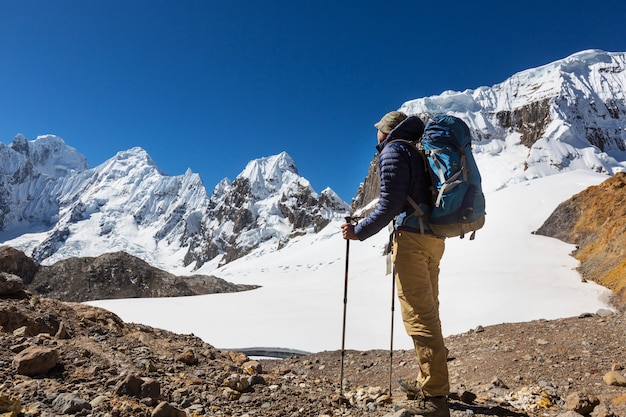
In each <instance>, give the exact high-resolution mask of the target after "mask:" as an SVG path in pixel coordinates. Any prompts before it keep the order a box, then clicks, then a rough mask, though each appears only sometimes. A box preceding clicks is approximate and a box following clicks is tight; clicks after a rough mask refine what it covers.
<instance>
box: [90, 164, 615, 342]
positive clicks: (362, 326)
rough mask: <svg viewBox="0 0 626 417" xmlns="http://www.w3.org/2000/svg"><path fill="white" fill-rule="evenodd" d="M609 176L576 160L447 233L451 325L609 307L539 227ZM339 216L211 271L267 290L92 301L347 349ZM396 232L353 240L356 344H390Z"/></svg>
mask: <svg viewBox="0 0 626 417" xmlns="http://www.w3.org/2000/svg"><path fill="white" fill-rule="evenodd" d="M604 179H606V176H604V175H601V174H597V173H592V172H589V171H572V172H565V173H562V174H557V175H552V176H549V177H545V178H540V179H535V180H532V181H527V182H524V183H521V184H518V185H514V186H511V187H508V188H506V189H503V190H500V191H495V192H491V193H489V194H488V196H487V202H488V217H487V223H486V225H485V227H484V228H483V229H482V230H480V231H479V232H478V233H477V237H476V240H474V241H468V240H467V239H464V240H461V239H448V240H447V249H446V253H445V255H444V259H443V261H442V270H441V290H440V293H441V316H442V324H443V330H444V333H445V334H446V335H450V334H457V333H462V332H465V331H467V330H470V329H473V328H475V327H476V326H478V325H489V324H496V323H503V322H519V321H527V320H534V319H541V318H544V319H551V318H558V317H567V316H573V315H578V314H580V313H583V312H595V311H596V310H598V309H600V308H608V306H607V304H606V300H607V298H608V294H609V292H608V290H606V289H604V288H603V287H600V286H598V285H596V284H593V283H590V282H588V283H583V282H581V279H580V276H579V275H578V273H577V272H576V271H575V270H574V268H575V267H576V265H577V261H576V260H575V259H574V258H572V257H571V256H569V253H570V252H571V251H572V249H573V246H572V245H568V244H565V243H562V242H560V241H558V240H555V239H551V238H547V237H543V236H536V235H533V234H532V231H534V230H536V229H537V228H538V227H539V226H541V224H542V222H543V221H544V219H546V218H547V217H548V215H549V214H550V213H551V212H552V210H553V209H554V208H556V206H557V205H558V204H559V203H560V202H561V201H563V200H565V199H567V198H569V197H570V196H571V195H573V194H575V193H577V192H578V191H580V190H582V189H584V188H586V187H588V186H590V185H595V184H598V183H600V182H601V181H602V180H604ZM340 224H341V220H340V219H337V220H336V221H334V222H333V223H331V224H330V225H329V226H327V227H326V228H325V229H324V230H323V231H322V232H320V233H318V234H308V235H305V236H302V237H300V238H298V239H296V240H294V241H292V242H291V243H290V244H289V245H288V246H287V247H285V248H283V249H282V250H279V251H273V252H270V253H266V254H264V255H263V256H261V257H259V256H256V255H255V254H251V255H249V256H247V257H245V258H243V259H240V260H237V261H234V262H232V263H230V264H227V265H226V266H224V267H222V268H219V269H217V270H216V271H212V273H214V274H216V275H218V276H220V277H222V278H225V279H227V280H229V281H232V282H236V283H242V284H243V283H246V284H259V285H262V286H263V287H262V288H259V289H257V290H253V291H249V292H242V293H235V294H212V295H205V296H197V297H185V298H168V299H142V300H138V299H133V300H108V301H94V302H91V303H90V304H93V305H98V306H101V307H104V308H107V309H109V310H111V311H113V312H115V313H116V314H118V315H119V316H120V317H121V318H122V319H124V320H126V321H131V322H140V323H145V324H148V325H152V326H156V327H160V328H166V329H169V330H173V331H177V332H181V333H194V334H195V335H197V336H199V337H201V338H202V339H203V340H205V341H207V342H208V343H211V344H213V345H215V346H216V347H219V348H244V347H257V346H264V347H285V348H292V349H298V350H304V351H310V352H315V351H323V350H336V349H340V347H341V329H342V318H343V292H344V272H345V257H346V241H344V240H343V239H342V238H341V235H340V233H339V226H340ZM386 240H387V236H386V231H382V232H380V233H379V234H378V235H376V236H374V237H372V238H371V239H369V240H366V241H364V242H351V244H350V252H349V281H348V282H349V283H348V303H347V331H346V348H348V349H378V348H380V349H388V347H389V341H390V339H389V333H390V323H391V280H390V276H386V275H385V258H384V257H383V256H381V252H382V249H383V247H384V245H385V243H386ZM200 272H203V271H200ZM204 272H209V271H204ZM395 310H396V311H395V324H394V326H395V330H394V333H395V338H394V348H398V349H401V348H402V349H407V348H411V346H412V344H411V340H410V339H409V338H408V336H406V334H405V332H404V329H403V327H402V322H401V319H400V312H399V307H396V309H395Z"/></svg>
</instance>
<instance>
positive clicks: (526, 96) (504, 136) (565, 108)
mask: <svg viewBox="0 0 626 417" xmlns="http://www.w3.org/2000/svg"><path fill="white" fill-rule="evenodd" d="M401 110H403V111H405V112H407V113H409V114H435V113H449V114H454V115H456V116H459V117H461V118H462V119H463V120H464V121H466V122H467V123H468V125H469V126H470V128H471V130H472V133H473V135H474V138H475V139H476V140H477V141H476V143H475V144H474V152H475V153H476V154H477V158H478V159H480V158H481V157H485V156H487V157H488V156H490V155H495V154H497V155H502V156H503V158H502V159H503V161H502V162H503V163H502V166H503V168H502V169H507V170H508V171H511V172H510V175H497V174H496V173H494V174H493V175H483V178H484V180H485V181H486V183H487V184H486V188H487V190H489V189H498V188H501V187H503V186H505V185H507V184H511V183H515V182H519V181H523V180H527V179H532V178H539V177H543V176H546V175H550V174H554V173H557V172H560V171H564V170H573V169H590V170H593V171H597V172H602V173H607V174H612V173H614V172H616V171H622V170H624V169H625V163H624V160H625V159H626V122H625V120H626V53H622V52H620V53H611V52H604V51H599V50H587V51H582V52H579V53H576V54H573V55H571V56H569V57H567V58H564V59H562V60H559V61H555V62H552V63H550V64H547V65H544V66H541V67H538V68H533V69H529V70H526V71H522V72H519V73H517V74H515V75H513V76H512V77H510V78H509V79H507V80H505V81H504V82H502V83H500V84H496V85H494V86H492V87H480V88H478V89H475V90H465V91H463V92H453V91H446V92H444V93H443V94H441V95H439V96H434V97H425V98H421V99H417V100H412V101H408V102H406V103H404V104H403V105H402V107H401ZM479 163H480V162H479ZM488 174H491V173H488Z"/></svg>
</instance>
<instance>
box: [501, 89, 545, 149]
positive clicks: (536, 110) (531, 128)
mask: <svg viewBox="0 0 626 417" xmlns="http://www.w3.org/2000/svg"><path fill="white" fill-rule="evenodd" d="M549 104H550V101H549V100H548V99H545V100H541V101H535V102H531V103H528V104H526V105H524V106H522V107H519V108H517V109H514V110H504V111H501V112H498V113H496V119H497V120H498V121H499V122H500V126H501V127H502V128H504V129H507V130H512V131H516V132H519V133H520V134H521V138H520V142H521V143H522V145H525V146H528V147H529V148H530V147H531V146H533V145H534V144H535V142H537V140H539V139H540V138H541V137H542V136H543V134H544V133H545V130H546V127H547V126H548V124H550V105H549Z"/></svg>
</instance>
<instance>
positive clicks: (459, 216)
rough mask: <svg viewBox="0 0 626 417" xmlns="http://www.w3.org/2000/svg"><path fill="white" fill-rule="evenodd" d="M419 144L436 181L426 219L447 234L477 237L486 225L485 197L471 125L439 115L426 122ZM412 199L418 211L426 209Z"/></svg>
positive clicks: (438, 231) (444, 234)
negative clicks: (474, 152)
mask: <svg viewBox="0 0 626 417" xmlns="http://www.w3.org/2000/svg"><path fill="white" fill-rule="evenodd" d="M417 147H418V149H420V151H421V153H422V154H423V155H424V157H425V161H426V166H427V170H428V172H429V173H430V177H431V180H432V191H433V204H432V211H431V213H430V214H429V215H428V216H427V217H426V218H425V219H424V220H425V221H426V223H427V224H428V227H429V228H430V230H431V231H432V232H433V233H435V234H437V235H439V236H444V237H455V236H459V237H461V238H463V237H464V236H465V234H466V233H469V232H472V234H471V236H470V240H473V239H474V236H475V234H476V230H478V229H480V228H481V227H483V225H484V224H485V196H484V194H483V191H482V187H481V177H480V172H479V171H478V166H477V165H476V161H475V160H474V155H473V154H472V136H471V134H470V130H469V127H468V126H467V124H465V122H463V120H461V119H459V118H458V117H455V116H450V115H445V114H444V115H439V116H436V117H434V118H432V119H431V120H429V122H428V123H427V124H426V128H425V129H424V135H423V137H422V140H421V141H420V143H418V144H417ZM408 199H409V202H410V203H411V205H412V206H413V207H414V208H415V207H417V208H416V211H417V213H418V214H419V213H420V212H422V211H421V210H419V207H418V206H417V204H415V201H413V200H412V199H411V198H410V197H409V198H408ZM422 213H423V212H422Z"/></svg>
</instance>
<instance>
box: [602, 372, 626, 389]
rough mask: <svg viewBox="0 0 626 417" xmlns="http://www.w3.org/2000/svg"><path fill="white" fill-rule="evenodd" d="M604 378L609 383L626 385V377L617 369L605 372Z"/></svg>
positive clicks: (619, 385)
mask: <svg viewBox="0 0 626 417" xmlns="http://www.w3.org/2000/svg"><path fill="white" fill-rule="evenodd" d="M602 380H603V381H604V383H605V384H607V385H612V386H616V387H626V378H625V377H624V375H622V374H620V373H619V372H617V371H611V372H607V373H606V374H604V377H602Z"/></svg>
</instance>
